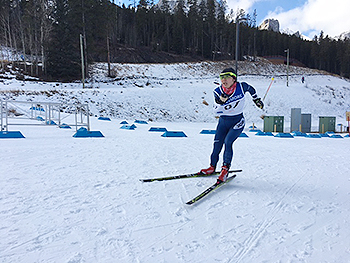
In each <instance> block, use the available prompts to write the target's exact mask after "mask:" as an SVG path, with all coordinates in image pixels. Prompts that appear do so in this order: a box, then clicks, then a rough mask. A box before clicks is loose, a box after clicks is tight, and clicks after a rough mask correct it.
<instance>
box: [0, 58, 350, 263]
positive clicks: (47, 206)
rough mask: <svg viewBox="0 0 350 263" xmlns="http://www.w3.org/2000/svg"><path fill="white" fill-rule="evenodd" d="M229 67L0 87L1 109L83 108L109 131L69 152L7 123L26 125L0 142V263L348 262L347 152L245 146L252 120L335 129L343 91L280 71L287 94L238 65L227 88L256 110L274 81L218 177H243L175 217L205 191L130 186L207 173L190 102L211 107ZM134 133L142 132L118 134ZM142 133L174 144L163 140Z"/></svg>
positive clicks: (204, 144)
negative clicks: (234, 83)
mask: <svg viewBox="0 0 350 263" xmlns="http://www.w3.org/2000/svg"><path fill="white" fill-rule="evenodd" d="M229 64H230V63H226V64H225V63H223V62H221V63H217V64H216V63H211V62H204V63H186V64H169V65H120V64H119V65H114V68H115V74H116V78H115V79H109V78H106V77H105V75H106V65H103V64H97V65H95V67H94V70H93V75H92V78H91V80H90V81H89V82H88V83H87V88H86V89H82V85H81V84H80V83H64V84H63V83H43V82H36V81H24V82H23V81H17V80H15V79H14V78H12V77H13V76H12V75H11V74H9V75H7V77H6V78H4V79H2V80H1V82H0V95H1V99H7V100H20V101H23V100H29V101H33V102H40V101H54V102H67V103H68V102H69V103H73V102H88V103H89V105H90V108H91V110H92V112H93V113H94V114H95V115H97V116H100V115H109V116H112V118H111V121H104V120H98V118H96V117H91V118H90V122H91V129H92V130H93V131H101V132H102V133H103V135H104V136H105V137H104V138H74V137H73V134H74V133H75V129H60V128H58V127H57V126H53V125H51V126H35V124H38V123H39V121H38V120H28V119H27V120H23V119H21V118H20V117H11V118H10V120H9V121H10V122H11V123H17V124H23V122H25V123H26V124H27V125H19V126H10V131H12V130H20V131H21V132H22V133H23V135H24V136H25V137H26V138H25V139H0V160H1V166H0V185H1V192H0V222H1V224H0V236H1V239H0V262H2V263H34V262H35V263H36V262H45V263H46V262H57V263H58V262H59V263H61V262H62V263H83V262H86V263H96V262H97V263H99V262H100V263H114V262H118V263H119V262H120V263H130V262H138V263H149V262H163V263H212V262H222V263H229V262H230V263H252V262H254V263H255V262H259V263H260V262H266V263H270V262H271V263H274V262H281V263H284V262H291V263H292V262H293V263H294V262H295V263H296V262H298V263H299V262H306V263H316V262H317V263H319V262H325V263H326V262H327V263H339V262H341V263H346V262H349V258H350V244H349V240H350V230H349V216H350V205H349V196H350V177H349V176H350V168H349V157H348V156H349V149H350V139H349V138H339V139H338V138H330V137H324V138H307V137H294V138H277V137H270V136H258V135H256V134H255V133H254V132H250V131H249V128H248V127H249V125H251V123H253V122H254V123H255V125H257V126H258V128H262V122H263V121H262V119H261V118H260V116H261V115H262V114H266V115H284V116H285V119H286V123H288V122H289V116H290V111H291V108H294V107H300V108H302V112H305V113H312V116H313V123H312V126H313V128H314V129H317V126H318V116H336V117H337V123H342V124H346V122H345V112H346V111H350V107H349V106H350V105H349V103H350V100H349V95H350V84H349V82H348V81H347V80H344V79H340V78H337V77H334V76H330V75H322V74H320V73H318V72H314V71H310V70H304V69H300V68H291V74H292V75H291V77H290V86H289V87H287V86H286V76H285V72H284V70H285V68H284V66H274V65H272V64H264V63H263V62H259V63H256V64H252V65H250V66H249V67H248V66H246V67H245V65H241V69H242V70H241V71H242V72H243V71H244V73H245V75H241V76H240V80H241V81H247V82H249V83H250V84H252V85H254V86H255V87H256V88H257V90H258V93H259V95H260V96H261V97H263V96H264V95H265V92H266V90H267V88H268V86H269V84H270V82H271V78H272V76H274V77H275V80H274V83H273V84H272V87H271V89H270V92H269V93H268V94H267V97H266V99H265V104H266V108H265V109H264V110H263V111H262V110H259V109H257V108H256V107H255V106H254V105H253V103H252V102H250V101H249V100H248V101H247V102H248V103H247V105H246V110H245V116H246V119H247V122H248V123H247V124H248V125H247V126H246V129H245V133H246V134H247V135H248V136H249V138H238V140H237V141H236V142H235V144H234V160H233V163H232V168H233V169H243V171H242V172H241V173H238V174H237V177H236V178H235V179H234V180H233V181H231V182H230V183H228V184H227V185H225V186H223V187H222V188H221V189H219V190H218V191H216V192H215V193H212V194H210V195H209V196H208V197H206V198H205V199H204V200H202V201H201V202H199V203H197V204H196V205H193V206H188V205H186V204H185V203H186V202H187V201H188V200H190V199H191V198H193V197H194V196H196V195H197V194H199V193H200V192H202V191H203V190H204V189H206V188H207V187H208V186H210V185H212V184H213V183H214V182H215V181H216V178H215V177H207V178H192V179H183V180H174V181H166V182H152V183H142V182H140V181H139V179H140V178H153V177H162V176H170V175H177V174H185V173H193V172H197V171H199V170H200V169H201V168H206V167H208V165H209V156H210V153H211V148H212V144H213V135H208V134H200V131H201V130H202V129H210V130H212V129H215V127H216V119H215V118H214V117H213V114H212V110H211V105H209V106H207V105H205V104H203V100H206V101H208V102H209V103H211V101H212V89H213V88H214V87H215V84H214V82H215V81H218V78H217V76H218V73H219V72H220V71H221V70H222V68H224V67H226V66H227V65H229ZM258 73H260V74H262V75H258ZM302 76H304V77H305V78H306V82H305V83H304V84H302V83H301V77H302ZM40 114H41V113H40ZM62 115H64V116H63V117H64V118H65V119H64V121H65V122H68V123H74V116H72V115H71V114H67V113H62ZM135 119H141V120H148V124H136V126H137V128H136V129H135V130H126V129H120V127H121V125H120V122H121V121H123V120H127V121H128V122H129V124H131V123H134V121H135ZM149 120H152V121H149ZM28 124H34V125H28ZM286 126H287V125H286ZM151 127H164V128H166V129H167V130H169V131H183V132H184V133H185V134H186V135H187V137H185V138H165V137H162V136H161V133H159V132H149V129H150V128H151ZM286 131H289V130H288V129H287V128H286ZM343 136H344V134H343ZM221 160H222V158H221ZM220 162H221V161H220ZM220 164H221V163H220Z"/></svg>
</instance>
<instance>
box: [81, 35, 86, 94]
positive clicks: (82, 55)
mask: <svg viewBox="0 0 350 263" xmlns="http://www.w3.org/2000/svg"><path fill="white" fill-rule="evenodd" d="M83 45H84V42H83V35H82V34H80V55H81V79H82V82H83V89H84V88H85V65H84V47H83Z"/></svg>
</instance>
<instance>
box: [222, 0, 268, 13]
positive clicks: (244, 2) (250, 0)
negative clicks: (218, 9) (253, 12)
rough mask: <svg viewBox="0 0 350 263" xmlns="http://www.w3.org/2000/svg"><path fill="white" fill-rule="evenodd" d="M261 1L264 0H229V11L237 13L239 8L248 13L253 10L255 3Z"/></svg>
mask: <svg viewBox="0 0 350 263" xmlns="http://www.w3.org/2000/svg"><path fill="white" fill-rule="evenodd" d="M259 1H262V0H227V5H228V7H229V9H232V10H233V11H234V12H236V11H237V9H238V8H239V9H244V10H245V11H248V10H250V9H251V7H252V6H253V5H254V3H256V2H259Z"/></svg>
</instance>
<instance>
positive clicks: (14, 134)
mask: <svg viewBox="0 0 350 263" xmlns="http://www.w3.org/2000/svg"><path fill="white" fill-rule="evenodd" d="M20 138H25V137H24V136H23V134H22V133H21V132H20V131H0V139H20Z"/></svg>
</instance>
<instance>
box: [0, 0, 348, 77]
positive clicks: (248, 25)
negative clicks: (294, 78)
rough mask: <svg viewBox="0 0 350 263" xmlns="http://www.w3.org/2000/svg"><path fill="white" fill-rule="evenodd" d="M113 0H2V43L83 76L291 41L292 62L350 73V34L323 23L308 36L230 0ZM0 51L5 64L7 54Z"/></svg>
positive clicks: (33, 64) (268, 52)
mask: <svg viewBox="0 0 350 263" xmlns="http://www.w3.org/2000/svg"><path fill="white" fill-rule="evenodd" d="M113 1H114V0H112V2H111V1H108V0H0V46H3V47H9V48H11V49H12V50H16V52H17V54H18V59H16V60H17V61H15V62H13V61H11V63H17V66H21V68H22V69H23V71H25V72H26V73H28V74H30V75H33V76H40V77H41V78H43V79H47V80H67V81H68V80H76V79H81V77H82V75H85V76H86V74H87V72H88V71H87V68H88V65H89V64H91V63H92V62H111V63H113V62H138V63H140V62H180V61H182V62H185V61H200V60H227V59H232V60H235V59H236V53H235V52H236V50H238V53H237V57H238V60H243V59H247V58H249V59H251V60H254V59H255V57H256V56H276V57H278V56H280V57H286V50H287V49H289V54H290V58H291V62H292V64H293V60H295V61H298V62H300V63H302V64H303V65H305V66H307V67H310V68H315V69H322V70H326V71H328V72H331V73H335V74H339V75H340V76H343V77H346V78H350V40H349V39H346V40H335V39H332V38H330V37H328V36H325V35H324V33H323V32H322V31H321V32H320V34H319V35H318V36H315V37H314V38H313V39H312V41H308V40H304V39H302V38H301V37H300V36H297V35H287V34H281V33H277V32H273V31H267V30H258V28H257V25H256V18H257V15H258V14H257V11H254V13H253V14H247V13H245V11H244V10H237V11H236V12H233V11H232V10H231V12H228V10H227V4H226V2H225V1H224V0H219V1H216V0H206V1H198V0H188V5H186V7H185V4H184V2H183V0H178V1H177V5H176V7H171V6H170V2H168V1H167V0H162V1H161V2H160V3H158V4H156V5H155V4H154V3H151V2H148V1H147V0H139V2H138V3H136V2H135V3H134V4H133V5H129V6H125V5H118V4H117V3H114V2H113ZM237 23H238V24H237ZM237 25H239V27H237ZM237 29H239V31H238V34H239V46H238V47H237V49H236V34H237ZM24 54H25V55H24ZM135 54H137V55H135ZM1 56H2V57H0V61H1V65H0V66H1V67H2V68H4V67H5V64H6V63H9V62H8V61H7V62H6V60H7V59H6V57H5V56H4V54H3V53H2V55H1ZM82 65H83V66H82ZM82 68H83V69H84V70H82Z"/></svg>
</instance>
